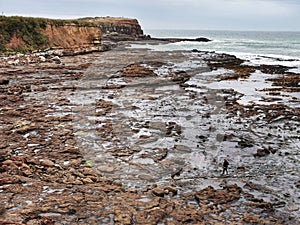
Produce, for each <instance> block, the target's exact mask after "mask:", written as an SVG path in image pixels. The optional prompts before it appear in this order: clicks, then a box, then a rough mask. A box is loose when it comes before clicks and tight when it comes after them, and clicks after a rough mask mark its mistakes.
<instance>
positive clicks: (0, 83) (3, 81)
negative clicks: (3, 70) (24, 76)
mask: <svg viewBox="0 0 300 225" xmlns="http://www.w3.org/2000/svg"><path fill="white" fill-rule="evenodd" d="M8 84H9V80H8V79H5V78H0V85H8Z"/></svg>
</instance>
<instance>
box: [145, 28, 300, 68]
mask: <svg viewBox="0 0 300 225" xmlns="http://www.w3.org/2000/svg"><path fill="white" fill-rule="evenodd" d="M145 34H147V35H148V34H149V35H150V36H151V37H157V38H168V37H172V38H198V37H206V38H209V39H210V40H212V41H211V42H191V41H182V42H177V43H170V44H161V45H154V46H149V47H150V48H151V49H153V50H162V51H165V50H192V49H198V50H202V51H215V52H218V53H228V54H232V55H235V56H237V57H239V58H241V59H245V60H247V61H248V63H250V64H254V65H260V64H268V65H283V66H289V67H293V69H291V70H290V72H294V73H300V32H269V31H265V32H264V31H213V30H146V31H145Z"/></svg>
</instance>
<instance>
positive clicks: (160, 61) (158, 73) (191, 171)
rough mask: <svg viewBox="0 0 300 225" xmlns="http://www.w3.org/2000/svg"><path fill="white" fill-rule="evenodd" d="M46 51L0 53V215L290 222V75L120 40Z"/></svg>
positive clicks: (47, 219)
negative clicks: (89, 49)
mask: <svg viewBox="0 0 300 225" xmlns="http://www.w3.org/2000/svg"><path fill="white" fill-rule="evenodd" d="M57 60H58V59H56V60H53V59H51V60H49V61H47V60H45V61H44V60H41V58H39V60H37V61H36V62H35V63H24V64H23V63H18V64H13V63H12V64H10V63H7V60H6V61H5V60H4V61H3V64H2V65H5V66H3V67H2V68H1V76H0V106H1V108H0V131H1V132H0V137H1V140H2V142H1V144H0V172H1V176H0V199H1V203H0V223H2V224H224V223H227V224H298V223H299V222H300V221H299V219H300V218H299V207H300V196H299V181H300V178H299V171H300V167H299V146H300V139H299V135H300V129H299V121H300V118H299V117H300V110H299V87H298V85H299V84H297V82H296V81H297V79H298V76H299V74H297V75H296V74H290V73H288V72H286V71H287V70H286V68H279V67H271V66H256V67H255V66H245V65H243V61H242V60H240V59H237V58H235V57H234V56H229V55H226V54H216V53H211V52H199V51H192V52H187V51H184V52H183V51H172V52H158V51H149V50H146V49H133V48H125V47H124V46H119V47H117V48H115V49H113V50H111V51H108V52H101V53H92V54H87V55H78V56H73V57H61V58H59V63H58V62H57ZM267 67H268V68H267ZM294 79H295V80H296V81H294ZM298 83H299V82H298ZM241 84H242V85H246V84H247V85H248V86H243V89H242V88H241V89H239V85H241ZM264 84H268V85H264ZM251 85H253V86H254V88H252V86H251ZM260 85H262V86H260ZM272 85H276V87H275V86H272ZM244 87H246V90H249V91H248V92H245V88H244ZM250 87H251V89H250ZM287 87H288V88H289V89H288V90H289V91H287V89H286V88H287ZM247 88H248V89H247ZM273 88H276V92H278V93H277V94H276V95H275V90H274V89H273ZM242 90H243V91H242ZM224 157H227V158H228V160H229V163H230V164H229V174H228V175H223V176H222V175H221V173H222V160H223V158H224Z"/></svg>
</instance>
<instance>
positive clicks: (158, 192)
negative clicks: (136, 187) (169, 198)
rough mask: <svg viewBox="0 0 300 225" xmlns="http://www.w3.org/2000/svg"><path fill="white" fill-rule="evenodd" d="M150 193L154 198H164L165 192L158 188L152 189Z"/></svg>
mask: <svg viewBox="0 0 300 225" xmlns="http://www.w3.org/2000/svg"><path fill="white" fill-rule="evenodd" d="M152 193H153V194H154V195H156V196H159V197H164V195H165V191H164V190H163V189H161V188H159V187H157V188H153V189H152Z"/></svg>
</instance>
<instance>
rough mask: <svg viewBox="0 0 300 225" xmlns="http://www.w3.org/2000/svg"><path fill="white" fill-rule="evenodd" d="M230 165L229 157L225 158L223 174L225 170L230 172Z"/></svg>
mask: <svg viewBox="0 0 300 225" xmlns="http://www.w3.org/2000/svg"><path fill="white" fill-rule="evenodd" d="M228 166H229V162H228V160H227V158H224V162H223V172H222V175H224V173H225V172H226V174H228Z"/></svg>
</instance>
